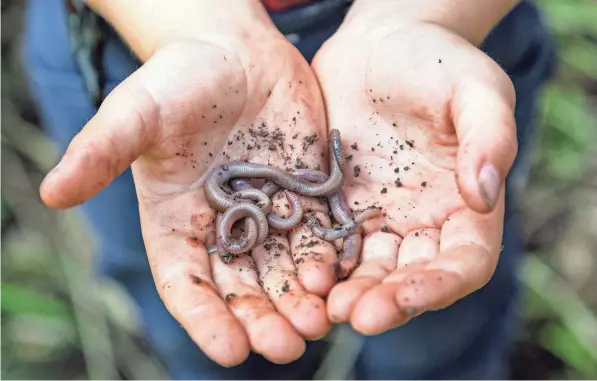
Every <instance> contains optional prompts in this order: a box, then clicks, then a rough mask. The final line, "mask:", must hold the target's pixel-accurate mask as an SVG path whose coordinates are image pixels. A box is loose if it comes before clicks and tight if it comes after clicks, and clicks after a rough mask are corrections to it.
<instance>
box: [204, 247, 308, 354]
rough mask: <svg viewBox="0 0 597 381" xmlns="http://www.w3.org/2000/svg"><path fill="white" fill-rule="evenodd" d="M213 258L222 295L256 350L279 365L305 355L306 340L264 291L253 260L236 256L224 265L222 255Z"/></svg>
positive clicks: (215, 279)
mask: <svg viewBox="0 0 597 381" xmlns="http://www.w3.org/2000/svg"><path fill="white" fill-rule="evenodd" d="M210 257H211V265H212V269H213V271H212V273H213V278H214V281H215V283H216V285H217V287H218V290H219V292H220V295H222V297H223V298H224V300H225V301H226V303H227V304H228V307H229V308H230V310H231V311H232V312H233V313H234V315H235V316H236V317H237V318H238V320H239V321H240V322H241V323H242V325H243V326H244V327H245V330H246V332H247V335H248V337H249V341H250V343H251V347H252V348H253V351H255V352H256V353H259V354H261V355H263V356H264V357H265V358H267V359H268V360H270V361H271V362H274V363H278V364H280V363H289V362H291V361H294V360H296V359H297V358H299V357H300V356H302V354H303V353H304V351H305V341H304V340H303V338H302V337H301V336H300V335H299V334H298V333H297V332H296V331H295V329H294V328H293V327H292V325H290V323H289V322H288V321H287V320H286V319H285V318H283V317H282V316H281V315H280V314H279V313H278V311H276V308H275V307H274V305H273V304H272V302H271V301H270V299H269V297H268V295H267V294H266V293H265V292H264V291H263V289H262V288H261V286H260V284H259V281H258V274H257V270H256V265H255V261H254V260H253V258H252V257H250V256H248V255H242V256H236V257H234V258H233V259H232V261H231V263H228V264H224V263H223V262H222V260H221V259H220V256H219V255H211V256H210Z"/></svg>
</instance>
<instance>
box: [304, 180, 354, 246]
mask: <svg viewBox="0 0 597 381" xmlns="http://www.w3.org/2000/svg"><path fill="white" fill-rule="evenodd" d="M294 175H295V176H296V177H298V178H300V179H302V180H307V181H313V182H324V181H326V180H327V179H328V175H327V174H326V173H325V172H321V171H316V170H309V169H307V170H304V169H303V170H297V171H295V172H294ZM328 203H329V204H330V209H331V211H332V214H333V216H334V219H335V220H336V221H338V223H339V224H340V225H341V227H340V228H331V229H328V228H326V227H323V226H318V225H313V226H311V231H312V232H313V234H314V235H315V236H316V237H319V238H321V239H324V240H326V241H334V240H336V239H339V238H345V237H347V236H348V235H349V234H351V233H352V232H353V231H354V230H355V228H356V227H357V223H356V222H355V221H354V220H353V217H352V213H351V212H350V208H349V207H348V205H347V204H346V199H345V198H344V195H343V194H342V191H341V190H338V191H337V192H336V193H333V194H332V195H330V196H328Z"/></svg>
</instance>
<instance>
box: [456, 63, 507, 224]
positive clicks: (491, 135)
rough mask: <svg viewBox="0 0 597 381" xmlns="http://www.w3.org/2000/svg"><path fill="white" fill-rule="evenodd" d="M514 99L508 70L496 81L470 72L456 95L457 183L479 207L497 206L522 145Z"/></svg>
mask: <svg viewBox="0 0 597 381" xmlns="http://www.w3.org/2000/svg"><path fill="white" fill-rule="evenodd" d="M515 102H516V100H515V92H514V88H513V86H512V82H511V81H510V79H509V78H508V77H507V76H506V75H505V73H504V75H503V77H502V76H499V78H495V77H494V78H493V81H481V80H479V79H474V78H471V77H468V78H467V79H465V80H464V81H463V82H461V83H460V84H459V85H458V86H457V87H456V90H455V92H454V96H453V97H452V102H451V110H450V111H451V113H452V117H453V123H454V126H455V128H456V134H457V135H458V141H459V149H458V157H457V164H456V172H457V176H458V178H457V182H458V187H459V189H460V193H461V195H462V197H463V198H464V201H465V202H466V203H467V204H468V205H469V207H470V208H472V209H473V210H475V211H477V212H479V213H489V212H490V211H492V210H493V209H494V207H495V205H496V203H497V201H498V199H499V198H500V194H501V192H502V191H503V188H504V184H505V179H506V176H507V175H508V172H509V171H510V169H511V168H512V164H513V163H514V159H515V157H516V154H517V151H518V142H517V138H516V122H515V119H514V105H515Z"/></svg>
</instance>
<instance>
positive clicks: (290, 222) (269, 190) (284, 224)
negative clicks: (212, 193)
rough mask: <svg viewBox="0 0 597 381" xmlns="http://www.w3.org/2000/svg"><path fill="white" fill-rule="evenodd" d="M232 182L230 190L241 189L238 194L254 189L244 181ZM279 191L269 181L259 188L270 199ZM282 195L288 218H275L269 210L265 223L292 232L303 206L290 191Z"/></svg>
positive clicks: (301, 214) (300, 216)
mask: <svg viewBox="0 0 597 381" xmlns="http://www.w3.org/2000/svg"><path fill="white" fill-rule="evenodd" d="M326 176H327V175H326ZM234 180H236V179H233V180H231V181H230V184H231V186H232V189H235V190H236V189H240V188H242V190H241V191H240V192H247V190H249V189H254V188H251V184H250V183H249V182H248V181H246V180H242V181H239V182H235V183H232V181H234ZM279 189H280V187H279V186H278V185H276V184H274V183H272V182H271V181H266V182H265V184H263V186H262V187H261V192H262V193H263V194H265V195H267V196H269V197H271V196H272V195H273V194H274V193H276V192H277V191H278V190H279ZM261 192H259V193H261ZM259 193H256V195H259ZM284 195H285V196H286V199H287V200H288V203H289V205H290V210H291V214H290V216H289V217H288V218H282V217H280V216H277V215H276V214H275V213H273V212H269V210H268V212H269V214H267V216H266V218H267V222H268V223H269V226H270V227H272V228H274V229H277V230H284V231H288V230H292V228H294V227H295V226H296V225H298V223H299V222H300V221H301V218H302V217H303V205H302V204H301V199H300V198H299V196H297V195H296V194H295V193H293V192H290V191H284ZM268 201H269V202H270V203H271V200H270V199H268ZM270 209H271V208H270ZM261 210H262V211H263V212H264V213H267V212H266V211H265V210H264V208H261Z"/></svg>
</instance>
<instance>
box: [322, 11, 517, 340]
mask: <svg viewBox="0 0 597 381" xmlns="http://www.w3.org/2000/svg"><path fill="white" fill-rule="evenodd" d="M371 30H372V31H371V32H370V33H352V32H351V30H350V27H346V28H345V29H344V30H341V31H339V32H338V33H337V34H336V36H334V37H333V38H332V39H331V40H329V41H328V42H327V43H326V44H325V45H324V46H323V48H322V49H321V50H320V52H318V55H317V56H316V58H315V60H314V64H313V67H314V70H315V72H316V75H317V76H318V79H319V81H320V86H321V88H322V92H323V95H324V101H325V104H326V108H327V117H328V126H329V128H337V129H339V130H340V132H341V133H342V137H343V141H344V150H345V155H346V160H347V168H346V172H347V174H346V180H345V185H344V188H343V190H344V192H345V195H346V198H347V201H348V204H349V205H350V207H352V208H354V209H364V208H366V207H368V206H371V205H375V206H378V207H381V208H382V209H383V214H382V215H381V216H380V217H379V218H377V219H375V220H370V221H368V222H367V223H366V224H365V225H364V226H363V228H364V229H363V230H364V234H365V237H364V241H363V250H362V260H361V265H360V266H359V267H358V268H357V269H356V271H354V273H353V274H352V275H351V276H350V277H349V279H348V280H346V281H345V282H342V283H339V284H338V285H336V286H335V287H334V288H333V289H332V291H331V293H330V295H329V298H328V301H327V303H328V313H329V316H330V319H331V320H332V321H333V322H351V323H352V325H353V327H354V328H355V329H356V330H357V331H360V332H362V333H364V334H377V333H381V332H384V331H386V330H389V329H391V328H393V327H396V326H399V325H402V324H404V323H406V322H407V321H408V320H410V319H411V318H413V317H414V316H417V315H418V314H421V313H423V312H424V311H428V310H435V309H440V308H444V307H446V306H449V305H450V304H452V303H454V302H455V301H457V300H459V299H460V298H462V297H464V296H466V295H467V294H470V293H471V292H473V291H475V290H477V289H479V288H481V287H482V286H483V285H484V284H486V283H487V282H488V280H489V279H490V277H491V276H492V274H493V272H494V270H495V267H496V264H497V260H498V256H499V253H500V247H501V238H502V224H503V215H504V191H503V188H504V179H505V177H506V175H507V173H508V171H509V169H510V167H511V165H512V163H513V160H514V157H515V155H516V151H517V141H516V133H515V121H514V114H513V109H514V104H515V94H514V90H513V86H512V83H511V81H510V80H509V78H508V77H507V75H506V74H505V73H504V72H503V71H502V70H501V69H500V67H499V66H498V65H497V64H496V63H495V62H493V61H492V60H491V59H490V58H488V57H487V56H486V55H484V54H483V53H482V52H481V51H479V50H478V49H477V48H476V47H475V46H473V45H471V44H470V43H469V42H467V41H466V40H465V39H463V38H461V37H460V36H458V35H456V34H455V33H452V32H451V31H449V30H447V29H444V28H442V27H440V26H437V25H433V24H431V23H429V24H427V23H418V24H417V23H414V24H410V25H405V26H402V27H396V28H395V30H389V31H388V29H387V28H382V27H380V28H371ZM386 32H387V33H386Z"/></svg>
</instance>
